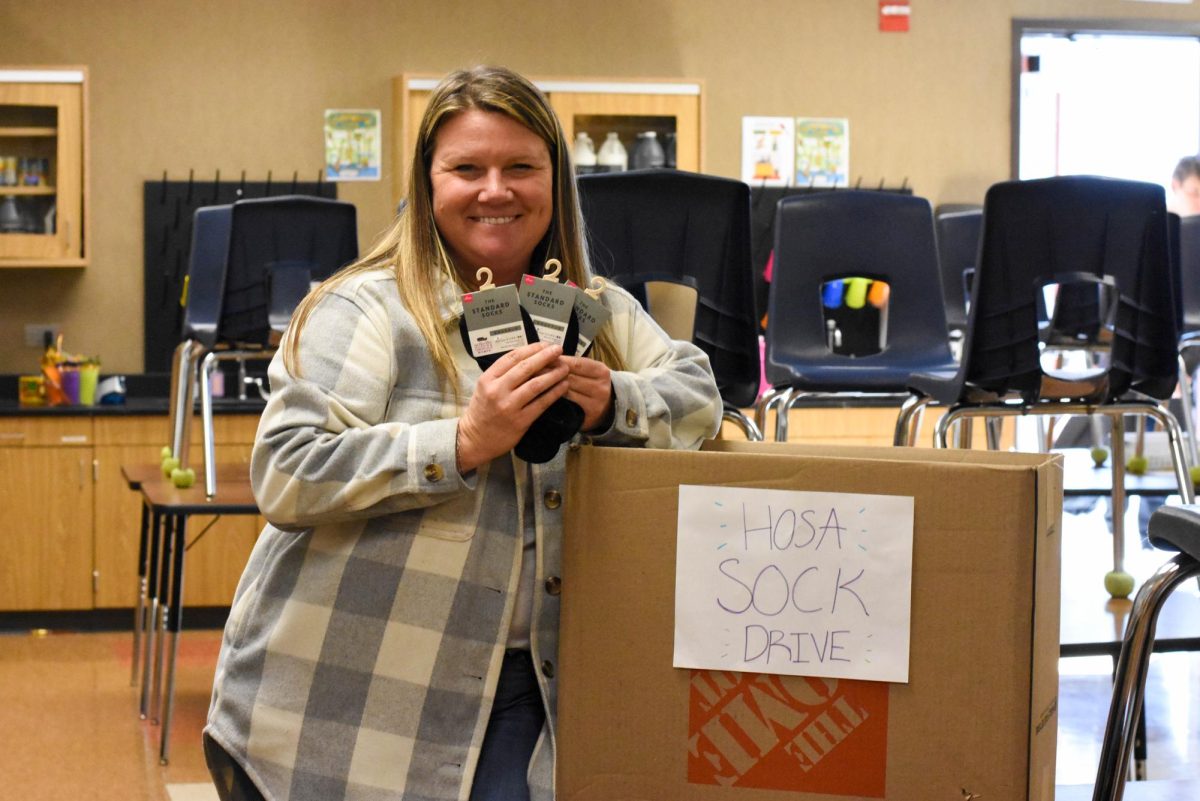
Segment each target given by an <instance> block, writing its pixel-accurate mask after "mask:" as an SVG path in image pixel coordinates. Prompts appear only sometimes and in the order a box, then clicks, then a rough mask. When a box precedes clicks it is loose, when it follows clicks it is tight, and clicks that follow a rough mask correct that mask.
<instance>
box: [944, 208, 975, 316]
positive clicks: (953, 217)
mask: <svg viewBox="0 0 1200 801" xmlns="http://www.w3.org/2000/svg"><path fill="white" fill-rule="evenodd" d="M934 221H935V227H936V230H937V250H938V268H939V270H940V271H941V276H942V302H943V303H944V304H945V306H946V324H947V325H948V326H950V327H951V328H955V329H962V328H966V327H967V299H968V298H967V295H968V292H969V290H970V286H971V285H970V279H971V277H973V275H974V272H975V264H976V262H977V261H978V260H979V238H980V234H982V232H983V209H982V208H981V207H976V208H973V209H959V210H956V211H942V210H941V209H940V208H939V210H938V213H937V214H936V215H935V218H934Z"/></svg>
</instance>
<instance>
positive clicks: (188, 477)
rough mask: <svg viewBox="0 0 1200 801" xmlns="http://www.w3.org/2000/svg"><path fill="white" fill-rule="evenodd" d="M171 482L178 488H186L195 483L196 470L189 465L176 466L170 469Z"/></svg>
mask: <svg viewBox="0 0 1200 801" xmlns="http://www.w3.org/2000/svg"><path fill="white" fill-rule="evenodd" d="M171 483H172V484H174V485H175V486H176V487H179V488H180V489H187V488H188V487H190V486H192V485H193V484H195V483H196V471H195V470H193V469H192V468H190V467H184V468H182V469H181V468H178V467H176V468H175V469H174V470H172V471H171Z"/></svg>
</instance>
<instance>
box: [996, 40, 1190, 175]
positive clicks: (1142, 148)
mask: <svg viewBox="0 0 1200 801" xmlns="http://www.w3.org/2000/svg"><path fill="white" fill-rule="evenodd" d="M1143 24H1147V27H1154V26H1149V25H1148V23H1146V22H1145V21H1141V22H1128V21H1126V22H1124V23H1121V22H1113V23H1096V22H1086V23H1085V22H1074V23H1072V22H1069V21H1062V22H1053V21H1050V22H1047V21H1021V20H1017V21H1015V22H1014V31H1013V33H1014V59H1013V61H1014V73H1015V74H1014V80H1013V87H1014V106H1015V108H1014V115H1013V117H1014V129H1015V130H1014V132H1013V173H1014V175H1013V177H1015V178H1020V179H1028V178H1043V177H1047V176H1052V175H1105V176H1110V177H1114V178H1127V179H1132V180H1139V181H1147V182H1150V183H1156V184H1159V185H1161V186H1163V188H1164V190H1165V191H1167V192H1169V191H1170V183H1171V173H1172V171H1173V170H1174V168H1175V164H1176V163H1177V162H1178V161H1179V159H1180V158H1181V157H1182V156H1185V155H1194V154H1196V153H1197V152H1198V151H1200V26H1185V25H1179V24H1173V25H1171V26H1169V27H1167V26H1163V29H1161V30H1145V29H1144V30H1132V29H1130V28H1129V26H1133V25H1143ZM1109 25H1111V26H1113V27H1105V26H1109Z"/></svg>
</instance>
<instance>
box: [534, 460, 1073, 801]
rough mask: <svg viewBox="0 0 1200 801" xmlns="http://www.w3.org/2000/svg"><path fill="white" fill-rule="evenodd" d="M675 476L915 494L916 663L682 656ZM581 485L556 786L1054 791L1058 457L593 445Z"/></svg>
mask: <svg viewBox="0 0 1200 801" xmlns="http://www.w3.org/2000/svg"><path fill="white" fill-rule="evenodd" d="M680 484H699V485H738V486H743V487H757V488H765V489H788V490H809V491H822V492H851V493H870V494H885V495H906V496H912V497H913V498H914V499H915V500H914V519H913V524H914V526H913V577H912V606H911V615H912V628H911V642H910V645H911V654H910V660H909V682H908V683H907V684H885V683H878V682H865V681H850V680H844V679H842V680H830V679H814V678H803V677H796V676H774V675H764V674H753V673H738V672H715V671H693V670H683V669H676V668H673V667H672V665H671V663H672V655H673V640H672V638H673V631H674V628H673V616H674V591H675V579H674V569H675V543H676V520H677V513H678V487H679V485H680ZM566 498H567V509H566V515H567V519H566V540H565V544H564V558H563V577H562V578H563V607H562V624H561V643H560V648H561V650H560V656H559V658H560V668H561V671H560V676H561V679H560V685H559V732H558V747H559V752H558V753H559V759H558V766H559V767H558V779H557V784H558V798H559V799H561V801H627V800H630V799H637V800H642V799H644V800H645V801H664V799H669V800H670V801H675V800H676V799H699V800H700V801H706V800H709V799H711V800H713V801H718V800H719V801H785V800H786V801H804V800H805V799H823V800H824V801H830V799H835V798H864V799H865V798H885V799H892V800H894V801H901V800H903V801H910V800H911V801H917V800H918V799H919V800H920V801H926V800H927V799H947V801H951V800H952V801H962V800H963V799H964V798H981V799H984V800H985V801H1010V800H1011V801H1016V800H1018V799H1033V800H1034V801H1051V799H1053V795H1054V767H1055V745H1056V731H1057V714H1056V709H1057V694H1058V647H1059V643H1058V631H1059V625H1058V624H1059V559H1060V546H1061V538H1060V536H1059V529H1060V521H1061V514H1062V462H1061V458H1060V457H1057V456H1049V455H1041V454H1007V453H989V452H982V451H959V450H947V451H939V450H931V449H912V448H851V447H844V448H831V447H821V446H803V445H792V444H775V443H744V442H714V443H709V445H708V447H707V448H706V450H705V451H702V452H678V451H650V450H637V449H617V448H597V447H584V448H580V449H577V450H576V451H575V452H574V453H573V454H572V456H571V457H570V461H569V464H568V480H567V492H566ZM972 794H973V795H972Z"/></svg>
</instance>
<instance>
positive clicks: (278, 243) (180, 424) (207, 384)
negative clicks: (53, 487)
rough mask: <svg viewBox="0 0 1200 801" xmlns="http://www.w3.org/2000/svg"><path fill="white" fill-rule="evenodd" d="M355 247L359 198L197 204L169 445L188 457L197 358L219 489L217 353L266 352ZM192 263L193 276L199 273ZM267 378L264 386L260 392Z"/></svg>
mask: <svg viewBox="0 0 1200 801" xmlns="http://www.w3.org/2000/svg"><path fill="white" fill-rule="evenodd" d="M357 256H358V233H357V224H356V215H355V209H354V206H353V205H352V204H350V203H345V202H342V201H338V200H330V199H327V198H317V197H309V196H304V195H285V196H280V197H271V198H257V199H252V200H239V201H238V202H236V203H234V204H232V205H229V206H212V207H206V208H201V209H198V210H197V211H196V216H195V225H194V228H193V241H192V256H191V261H190V264H189V274H188V302H187V308H186V310H185V314H184V332H183V342H182V343H181V344H180V346H179V348H177V350H176V357H175V360H174V363H173V365H172V375H173V379H172V387H173V388H174V389H173V391H172V409H171V420H172V424H171V425H172V449H173V452H174V453H175V454H176V455H177V457H178V458H179V460H180V463H181V466H186V464H187V448H188V446H187V442H188V436H187V428H188V425H187V421H188V420H190V418H191V412H192V406H193V396H192V392H193V390H192V387H193V386H194V376H193V372H194V367H195V365H196V364H197V362H199V364H200V369H199V382H198V383H199V386H200V391H201V396H200V401H201V411H202V415H203V425H204V485H205V490H206V494H207V495H208V496H209V497H210V498H211V497H212V496H214V495H215V494H216V482H217V474H216V454H215V444H214V439H213V420H212V414H213V400H212V374H213V372H214V370H215V369H216V367H217V364H218V362H220V361H227V360H232V361H236V362H237V363H238V365H239V393H241V392H244V380H243V379H242V376H241V374H240V371H241V369H243V368H244V364H245V362H246V361H247V360H254V359H269V358H270V357H271V356H272V355H273V354H274V350H275V346H276V345H278V343H279V340H280V338H281V336H282V335H283V332H284V331H285V330H286V328H287V324H288V321H289V320H290V319H291V314H292V311H293V310H294V309H295V308H296V305H297V304H298V303H299V302H300V300H301V299H302V298H303V297H304V296H305V295H306V294H307V293H308V291H309V288H310V287H311V286H312V285H313V284H315V283H317V282H320V281H322V280H324V279H325V278H328V277H329V276H330V275H332V274H333V273H334V272H336V271H337V270H338V269H339V268H341V267H342V266H344V265H346V264H348V263H349V262H351V261H353V260H354V259H355V258H357ZM193 272H195V277H193ZM261 391H262V388H261V387H260V392H261Z"/></svg>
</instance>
